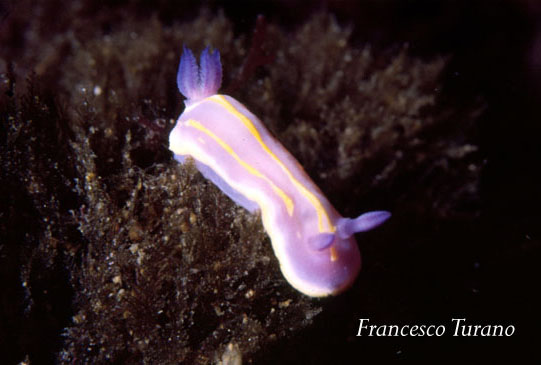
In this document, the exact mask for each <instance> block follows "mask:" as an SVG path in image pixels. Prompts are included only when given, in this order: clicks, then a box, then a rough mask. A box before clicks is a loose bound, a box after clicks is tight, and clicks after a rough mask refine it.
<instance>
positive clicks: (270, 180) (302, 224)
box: [169, 47, 390, 297]
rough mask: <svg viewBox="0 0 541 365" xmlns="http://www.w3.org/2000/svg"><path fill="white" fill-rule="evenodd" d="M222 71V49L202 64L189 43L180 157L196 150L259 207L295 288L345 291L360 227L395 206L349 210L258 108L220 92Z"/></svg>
mask: <svg viewBox="0 0 541 365" xmlns="http://www.w3.org/2000/svg"><path fill="white" fill-rule="evenodd" d="M221 79H222V65H221V63H220V54H219V52H218V51H214V52H210V51H209V49H208V47H207V48H206V49H205V50H204V51H203V52H202V54H201V58H200V63H199V66H198V64H197V61H196V59H195V57H194V55H193V53H192V52H191V51H190V50H189V49H187V48H186V47H184V50H183V54H182V56H181V59H180V65H179V69H178V75H177V84H178V88H179V90H180V92H181V93H182V94H183V95H184V96H185V97H186V101H185V105H186V108H185V109H184V112H183V113H182V114H181V115H180V117H179V118H178V120H177V123H176V126H175V128H174V129H173V130H172V131H171V134H170V136H169V148H170V149H171V151H173V153H174V155H175V158H176V159H177V160H178V161H180V162H184V161H185V159H186V157H191V158H193V160H195V165H196V166H197V168H198V169H199V171H200V172H201V173H202V174H203V175H204V176H205V177H206V178H208V179H210V180H211V181H212V182H214V183H215V184H216V185H217V186H218V187H219V188H220V189H221V190H222V191H223V192H224V193H225V194H227V195H228V196H229V197H230V198H231V199H233V200H234V201H235V202H236V203H237V204H239V205H241V206H243V207H244V208H246V209H247V210H248V211H250V212H253V213H255V212H257V211H260V212H261V217H262V220H263V225H264V227H265V230H266V231H267V233H268V235H269V236H270V238H271V241H272V247H273V249H274V253H275V254H276V256H277V257H278V260H279V261H280V267H281V270H282V273H283V274H284V276H285V278H286V279H287V280H288V282H289V283H290V284H291V285H292V286H293V287H294V288H296V289H297V290H299V291H300V292H302V293H304V294H306V295H309V296H313V297H322V296H327V295H334V294H338V293H340V292H341V291H343V290H345V289H346V288H348V287H349V286H350V285H351V284H352V283H353V281H354V280H355V278H356V276H357V274H358V272H359V270H360V266H361V259H360V254H359V248H358V247H357V243H356V241H355V238H354V237H353V235H354V233H356V232H364V231H367V230H370V229H372V228H374V227H376V226H378V225H380V224H381V223H383V222H384V221H385V220H387V219H388V218H389V217H390V213H389V212H386V211H374V212H368V213H364V214H362V215H360V216H359V217H357V218H353V219H351V218H343V217H342V216H341V215H340V214H339V213H338V212H337V211H336V210H335V209H334V208H333V206H332V205H331V204H330V203H329V201H328V200H327V199H326V198H325V196H324V195H323V193H322V192H321V190H320V189H319V188H318V187H317V186H316V185H315V184H314V183H313V182H312V180H311V179H310V177H309V176H308V175H307V174H306V172H305V171H304V169H303V168H302V166H301V165H300V164H299V162H297V160H296V159H295V158H294V157H293V156H292V155H291V154H290V153H289V152H288V151H287V150H286V149H285V148H284V147H283V146H282V145H281V144H280V142H278V141H277V140H276V139H275V138H274V137H273V136H272V135H271V133H270V132H269V131H268V130H267V129H266V128H265V126H264V125H263V123H262V122H261V121H260V120H259V119H258V118H257V117H256V116H255V115H253V114H252V113H251V112H250V111H249V110H248V109H247V108H246V107H245V106H244V105H242V104H241V103H239V102H238V101H237V100H235V99H233V98H232V97H230V96H227V95H220V94H217V92H218V89H219V88H220V85H221Z"/></svg>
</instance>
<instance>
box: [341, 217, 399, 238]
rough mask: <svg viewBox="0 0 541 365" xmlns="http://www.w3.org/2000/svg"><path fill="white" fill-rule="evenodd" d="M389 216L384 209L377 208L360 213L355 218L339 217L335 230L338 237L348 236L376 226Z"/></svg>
mask: <svg viewBox="0 0 541 365" xmlns="http://www.w3.org/2000/svg"><path fill="white" fill-rule="evenodd" d="M390 217H391V213H389V212H387V211H385V210H377V211H373V212H368V213H364V214H361V215H360V216H358V217H357V218H354V219H351V218H340V219H339V220H338V223H337V225H336V230H337V232H338V236H339V237H340V238H348V237H351V236H352V235H353V234H355V233H357V232H366V231H369V230H371V229H374V228H376V227H377V226H379V225H380V224H382V223H383V222H385V221H386V220H387V219H389V218H390Z"/></svg>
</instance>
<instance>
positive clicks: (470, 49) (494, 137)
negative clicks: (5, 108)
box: [0, 0, 541, 364]
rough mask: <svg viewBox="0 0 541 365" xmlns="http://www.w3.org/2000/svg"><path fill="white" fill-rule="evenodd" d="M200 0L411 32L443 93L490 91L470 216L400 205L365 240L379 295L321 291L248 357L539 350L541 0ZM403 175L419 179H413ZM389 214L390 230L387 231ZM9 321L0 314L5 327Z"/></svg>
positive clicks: (191, 12)
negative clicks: (491, 328) (464, 324)
mask: <svg viewBox="0 0 541 365" xmlns="http://www.w3.org/2000/svg"><path fill="white" fill-rule="evenodd" d="M60 4H61V2H59V3H57V5H59V6H60ZM198 4H199V2H198V1H191V2H190V1H187V2H183V4H182V6H181V7H180V6H178V5H177V4H176V2H168V1H157V2H152V1H104V2H99V3H95V5H90V6H89V7H88V8H89V12H92V11H93V7H96V9H97V8H103V7H107V8H110V9H111V11H116V12H121V13H124V14H130V13H133V14H145V13H146V12H150V11H157V12H158V15H159V17H160V20H161V21H163V22H164V23H166V24H167V23H168V22H172V21H173V20H182V19H190V18H191V17H193V16H195V15H196V14H197V13H198V9H199V5H198ZM206 5H208V6H209V7H210V8H211V9H219V8H222V9H223V10H224V11H225V14H226V15H227V16H228V17H229V18H230V19H232V20H233V22H234V24H235V26H236V27H237V29H236V32H238V33H239V34H240V33H250V32H251V30H252V29H253V28H254V24H255V19H256V16H257V15H259V14H264V15H265V16H266V17H267V21H268V22H269V23H274V24H279V25H280V26H282V27H284V28H285V29H295V27H296V26H298V25H299V24H302V23H303V21H304V20H305V19H307V18H308V17H309V15H310V14H312V13H314V12H316V11H321V10H326V11H329V12H331V13H334V14H335V15H336V16H337V19H338V20H339V22H340V23H343V24H353V25H354V31H353V35H352V39H351V43H352V44H354V45H355V44H357V45H363V44H367V43H369V44H371V46H372V47H373V49H374V50H375V52H378V51H379V52H388V51H389V50H392V49H395V48H396V47H401V46H402V45H403V44H404V43H407V44H408V45H409V52H410V53H411V54H412V55H414V56H417V57H420V58H426V59H429V58H430V57H434V56H437V55H441V54H443V55H448V56H449V63H448V65H447V66H446V68H445V70H444V73H445V74H444V78H443V84H442V90H443V93H442V95H441V96H440V102H441V103H443V104H449V105H460V104H461V103H464V104H468V103H470V102H471V101H472V100H475V99H480V100H482V101H483V103H484V104H485V105H486V108H485V110H484V112H483V113H482V115H481V116H480V117H479V119H478V120H477V123H478V125H477V126H476V128H475V136H473V137H474V139H475V141H476V142H477V143H478V146H479V148H480V150H479V153H480V155H481V156H482V160H483V170H482V174H481V180H480V187H479V197H478V198H479V199H478V200H477V201H475V202H471V205H470V206H465V207H464V211H465V212H466V213H471V212H474V213H475V214H474V218H468V219H464V220H460V219H456V218H453V219H448V220H441V219H438V220H437V221H436V220H432V219H431V218H430V217H426V216H424V215H422V214H419V215H416V214H415V212H413V213H412V211H410V210H408V208H404V209H402V210H401V209H397V211H395V212H393V213H395V217H394V222H393V221H391V222H389V225H390V228H387V230H386V231H385V233H384V234H388V235H389V239H390V240H393V242H394V243H393V244H392V245H390V246H391V247H392V251H385V250H383V249H377V248H370V249H369V251H368V254H369V255H371V257H372V259H371V263H369V264H368V266H365V268H364V269H363V275H361V276H360V278H359V280H358V282H357V283H356V286H362V287H365V288H367V290H373V291H375V292H378V293H379V294H380V295H379V296H378V297H375V298H372V299H369V300H368V301H365V302H357V298H355V297H353V296H352V295H351V293H345V294H344V295H341V296H339V297H337V298H335V299H333V300H330V301H326V302H324V304H323V305H324V310H323V312H322V313H321V314H320V315H319V316H317V317H316V319H315V323H314V325H313V326H311V327H308V328H306V329H304V330H302V331H301V332H299V333H297V334H296V335H295V336H293V337H292V338H287V339H283V340H279V341H277V342H275V343H273V344H272V345H270V346H269V347H268V348H266V349H264V350H263V351H261V352H260V353H258V354H257V355H256V357H255V358H254V361H255V362H256V363H277V362H280V363H314V364H326V363H344V362H348V363H350V362H352V361H355V362H359V363H360V362H374V361H378V362H379V363H385V362H386V361H388V360H403V361H409V360H414V361H420V360H426V361H427V362H428V363H442V362H443V363H445V362H465V363H469V362H474V361H475V362H481V363H482V362H485V361H493V360H498V359H502V358H503V359H507V360H522V361H519V363H533V362H534V359H537V361H539V358H540V357H541V355H540V354H539V350H538V349H537V346H538V344H539V341H540V339H541V336H540V335H539V328H540V326H541V316H540V315H539V308H540V304H541V301H540V300H539V298H538V296H539V291H540V286H539V278H540V277H541V276H540V274H541V269H540V259H541V241H540V233H541V232H540V231H541V229H540V227H541V220H540V218H541V215H540V214H539V206H540V203H541V193H540V191H541V189H540V187H541V179H540V174H539V168H540V164H539V162H540V160H539V157H540V152H541V151H540V150H541V144H540V143H539V138H540V135H541V134H540V132H541V119H540V115H541V114H540V113H539V108H540V105H541V6H540V5H539V3H538V2H537V1H534V0H531V1H526V0H523V1H402V0H386V1H358V2H357V1H320V2H304V1H254V2H248V1H246V2H228V1H210V2H206ZM23 10H24V9H21V8H19V7H17V6H15V2H9V1H4V2H2V3H0V14H1V23H0V32H6V31H8V29H6V27H7V26H8V24H9V27H12V26H13V24H10V23H9V18H10V16H11V15H12V12H15V11H23ZM58 11H59V12H61V11H62V9H61V8H58ZM10 39H11V40H13V39H16V38H13V37H11V38H10ZM10 49H14V48H10ZM19 52H22V51H21V50H19ZM3 122H4V121H3ZM404 183H405V184H411V185H414V184H415V181H408V180H407V179H406V180H405V181H404ZM404 190H405V191H407V188H403V190H402V192H401V193H403V192H404ZM409 208H411V207H409ZM393 227H394V233H387V232H389V231H392V230H393ZM400 236H402V237H406V238H407V239H408V240H409V241H407V242H404V244H403V246H402V247H400V246H399V245H397V244H396V240H399V239H400ZM379 265H384V267H385V268H384V269H383V270H381V268H380V267H379ZM378 267H379V268H378ZM376 273H377V275H375V274H376ZM344 313H346V314H347V317H345V316H344ZM359 318H369V319H370V321H371V323H374V324H376V323H377V324H438V325H439V324H444V325H446V326H447V334H446V335H445V336H444V338H427V337H424V338H388V337H387V338H376V337H374V338H364V337H363V338H358V337H355V336H354V335H355V334H356V332H357V327H358V319H359ZM452 318H467V320H468V323H469V324H501V325H508V324H512V325H514V326H515V328H516V332H515V334H514V336H513V337H511V338H481V337H475V338H474V337H470V338H464V337H462V338H453V337H451V336H450V332H452V325H451V319H452ZM7 330H8V329H6V328H3V329H2V328H0V336H2V331H7ZM4 333H5V332H4ZM59 341H61V340H60V339H59ZM19 345H20V346H21V348H20V349H17V350H16V351H15V352H17V353H25V352H24V351H25V350H24V348H25V346H26V344H25V343H24V341H23V343H21V344H19ZM21 349H23V350H21ZM5 351H8V352H9V351H10V349H5ZM52 351H58V350H57V349H53V350H52ZM3 352H4V351H3ZM5 353H6V352H4V354H5ZM0 356H2V355H0ZM12 359H13V358H12ZM14 360H15V361H21V360H22V359H21V358H15V359H14Z"/></svg>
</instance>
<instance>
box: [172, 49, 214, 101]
mask: <svg viewBox="0 0 541 365" xmlns="http://www.w3.org/2000/svg"><path fill="white" fill-rule="evenodd" d="M221 83H222V64H221V62H220V52H218V51H217V50H215V51H214V52H212V53H210V52H209V48H208V47H207V48H205V50H204V51H203V52H202V53H201V57H200V60H199V66H198V65H197V61H196V59H195V56H194V55H193V53H192V51H191V50H190V49H189V48H186V47H184V49H183V51H182V56H181V57H180V64H179V66H178V73H177V85H178V89H179V90H180V92H181V94H182V95H184V96H185V97H186V99H187V101H188V102H191V101H197V100H202V99H204V98H207V97H209V96H212V95H214V94H216V93H217V92H218V89H219V88H220V86H221Z"/></svg>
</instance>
